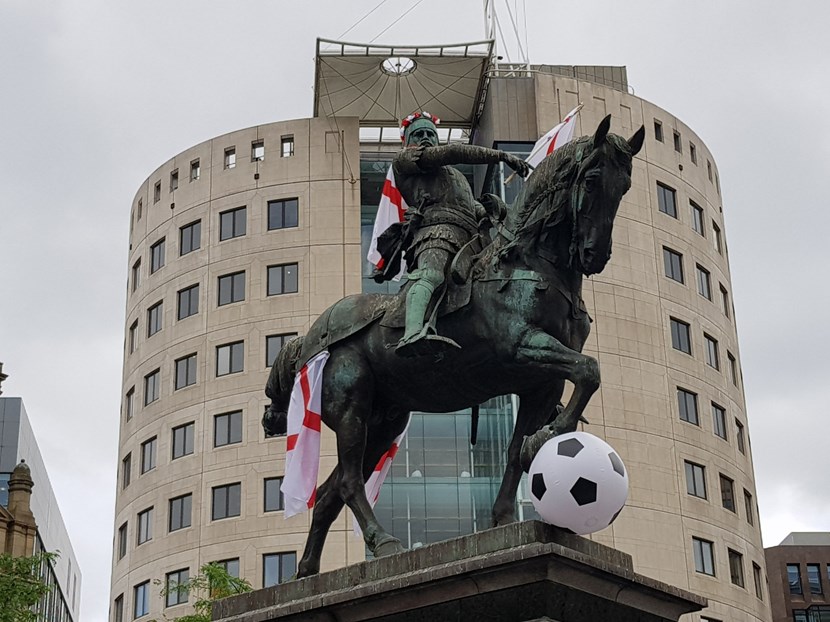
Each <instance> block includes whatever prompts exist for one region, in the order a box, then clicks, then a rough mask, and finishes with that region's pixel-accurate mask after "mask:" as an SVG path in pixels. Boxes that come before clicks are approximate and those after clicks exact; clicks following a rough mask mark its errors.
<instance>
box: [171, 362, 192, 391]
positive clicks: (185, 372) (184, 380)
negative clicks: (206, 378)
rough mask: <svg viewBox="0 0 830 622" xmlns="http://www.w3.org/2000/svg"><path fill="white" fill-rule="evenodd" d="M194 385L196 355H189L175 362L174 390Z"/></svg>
mask: <svg viewBox="0 0 830 622" xmlns="http://www.w3.org/2000/svg"><path fill="white" fill-rule="evenodd" d="M194 384H196V355H195V354H191V355H189V356H185V357H184V358H180V359H178V360H177V361H176V390H177V391H178V390H179V389H184V388H185V387H189V386H191V385H194Z"/></svg>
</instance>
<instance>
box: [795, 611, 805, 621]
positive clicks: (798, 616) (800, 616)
mask: <svg viewBox="0 0 830 622" xmlns="http://www.w3.org/2000/svg"><path fill="white" fill-rule="evenodd" d="M793 622H808V620H807V611H806V610H805V609H793Z"/></svg>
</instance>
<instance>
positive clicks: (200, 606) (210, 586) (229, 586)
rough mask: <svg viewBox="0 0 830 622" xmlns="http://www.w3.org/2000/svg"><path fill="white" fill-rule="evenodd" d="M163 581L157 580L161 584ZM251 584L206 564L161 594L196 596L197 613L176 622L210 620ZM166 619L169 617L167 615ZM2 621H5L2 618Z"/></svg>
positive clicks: (207, 621)
mask: <svg viewBox="0 0 830 622" xmlns="http://www.w3.org/2000/svg"><path fill="white" fill-rule="evenodd" d="M161 584H162V581H158V580H157V581H156V585H161ZM251 589H252V588H251V584H250V583H248V581H246V580H245V579H237V578H236V577H233V576H231V575H229V574H228V571H227V570H225V569H224V568H223V567H222V566H220V565H219V564H216V563H210V564H205V565H204V566H202V567H201V568H199V574H197V575H196V576H194V577H191V578H190V579H188V580H187V581H185V582H184V583H180V584H178V585H173V586H168V585H165V586H164V587H163V588H162V590H161V596H162V598H164V599H165V600H166V599H167V595H168V594H182V593H184V594H188V595H189V597H191V598H195V599H196V600H195V601H194V602H193V609H195V613H191V614H189V615H185V616H180V617H178V618H173V620H175V622H210V617H211V616H210V614H211V608H212V607H213V603H215V602H216V601H218V600H221V599H223V598H227V597H228V596H233V595H234V594H244V593H245V592H250V591H251ZM165 619H168V618H167V617H165ZM0 622H5V621H4V620H0Z"/></svg>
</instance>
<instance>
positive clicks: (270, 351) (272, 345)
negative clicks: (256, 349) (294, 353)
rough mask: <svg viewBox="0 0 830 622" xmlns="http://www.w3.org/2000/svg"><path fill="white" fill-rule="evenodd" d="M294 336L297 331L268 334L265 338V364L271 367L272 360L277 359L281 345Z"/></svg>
mask: <svg viewBox="0 0 830 622" xmlns="http://www.w3.org/2000/svg"><path fill="white" fill-rule="evenodd" d="M296 336H297V333H284V334H282V335H268V336H267V337H266V338H265V366H266V367H271V366H272V365H273V364H274V361H276V360H277V355H278V354H279V353H280V350H282V347H283V346H284V345H285V344H286V343H287V342H288V341H290V340H291V339H293V338H294V337H296Z"/></svg>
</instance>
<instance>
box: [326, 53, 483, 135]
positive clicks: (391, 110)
mask: <svg viewBox="0 0 830 622" xmlns="http://www.w3.org/2000/svg"><path fill="white" fill-rule="evenodd" d="M492 63H493V41H492V40H488V41H474V42H471V43H457V44H452V45H374V44H362V43H346V42H343V41H332V40H329V39H317V56H316V70H315V75H314V116H316V117H330V116H333V117H358V119H359V120H360V125H362V126H374V127H397V126H398V125H399V124H400V121H401V119H403V118H405V117H406V116H407V115H409V114H410V113H412V112H416V111H421V110H426V111H427V112H429V113H431V114H433V115H436V116H438V117H439V118H440V119H441V124H442V126H444V127H460V128H472V127H474V126H475V124H476V122H477V121H478V118H479V116H480V115H481V110H482V108H483V105H484V96H485V92H486V87H487V80H488V74H489V71H490V68H491V65H492Z"/></svg>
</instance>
